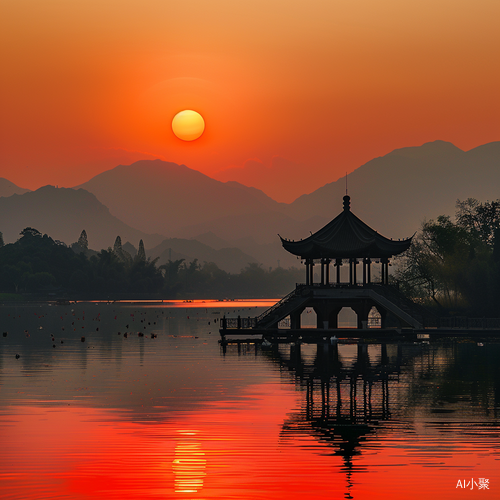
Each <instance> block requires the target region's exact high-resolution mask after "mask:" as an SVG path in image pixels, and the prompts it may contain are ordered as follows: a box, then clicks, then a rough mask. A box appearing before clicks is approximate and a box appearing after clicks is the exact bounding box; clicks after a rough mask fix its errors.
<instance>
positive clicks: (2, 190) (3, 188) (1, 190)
mask: <svg viewBox="0 0 500 500" xmlns="http://www.w3.org/2000/svg"><path fill="white" fill-rule="evenodd" d="M27 192H29V189H24V188H22V187H19V186H16V185H15V184H14V183H13V182H10V181H8V180H7V179H4V178H3V177H0V196H12V195H13V194H24V193H27Z"/></svg>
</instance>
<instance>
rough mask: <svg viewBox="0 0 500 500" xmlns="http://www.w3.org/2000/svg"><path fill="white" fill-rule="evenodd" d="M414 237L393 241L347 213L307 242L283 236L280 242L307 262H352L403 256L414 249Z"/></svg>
mask: <svg viewBox="0 0 500 500" xmlns="http://www.w3.org/2000/svg"><path fill="white" fill-rule="evenodd" d="M278 236H279V235H278ZM413 236H414V235H413ZM413 236H411V237H410V238H406V239H404V240H398V241H396V240H391V239H389V238H386V237H385V236H382V235H381V234H379V233H377V232H376V231H374V230H373V229H372V228H370V227H369V226H368V225H367V224H365V223H364V222H363V221H362V220H360V219H359V218H358V217H356V216H355V215H354V214H353V213H352V212H350V211H346V212H343V213H341V214H340V215H339V216H337V217H336V218H335V219H334V220H332V221H331V222H330V223H329V224H327V225H326V226H324V227H323V228H322V229H320V230H319V231H317V232H316V233H314V234H312V235H311V236H309V237H307V238H305V239H304V240H301V241H290V240H286V239H284V238H282V237H281V236H280V239H281V244H282V245H283V248H284V249H285V250H286V251H288V252H290V253H291V254H293V255H297V256H299V257H301V258H303V259H320V258H330V259H349V258H390V257H392V256H394V255H399V254H401V253H403V252H404V251H406V250H407V249H408V248H409V247H410V245H411V242H412V239H413Z"/></svg>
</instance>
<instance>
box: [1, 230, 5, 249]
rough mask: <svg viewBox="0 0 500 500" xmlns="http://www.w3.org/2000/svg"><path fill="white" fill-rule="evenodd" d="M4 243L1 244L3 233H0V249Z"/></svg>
mask: <svg viewBox="0 0 500 500" xmlns="http://www.w3.org/2000/svg"><path fill="white" fill-rule="evenodd" d="M4 244H5V243H4V242H3V233H1V232H0V248H2V247H3V246H4Z"/></svg>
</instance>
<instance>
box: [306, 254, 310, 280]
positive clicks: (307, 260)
mask: <svg viewBox="0 0 500 500" xmlns="http://www.w3.org/2000/svg"><path fill="white" fill-rule="evenodd" d="M309 261H310V259H306V285H309Z"/></svg>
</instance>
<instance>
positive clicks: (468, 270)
mask: <svg viewBox="0 0 500 500" xmlns="http://www.w3.org/2000/svg"><path fill="white" fill-rule="evenodd" d="M455 215H456V217H455V222H453V221H452V220H451V218H450V217H449V216H444V215H441V216H439V217H438V218H437V219H436V220H430V221H427V222H424V223H423V224H422V229H421V230H420V232H419V234H418V235H417V236H416V237H415V238H414V240H413V242H412V246H411V247H410V249H409V250H408V251H407V252H406V253H405V254H404V255H403V256H402V257H401V258H399V259H397V260H398V261H399V264H400V265H399V266H398V267H399V269H398V271H397V272H396V278H397V279H398V280H399V281H400V286H401V287H402V289H403V291H404V292H405V293H407V294H408V295H409V296H412V297H414V298H416V299H418V300H420V301H421V300H425V299H432V301H434V302H435V303H436V304H438V305H440V306H443V305H446V306H447V307H453V308H467V309H468V310H469V312H470V313H471V314H481V315H498V301H499V299H500V285H499V280H500V262H499V260H500V248H498V245H499V244H500V242H499V238H498V237H499V235H500V227H499V226H500V201H496V202H486V203H480V202H478V201H477V200H475V199H473V198H469V199H468V200H466V201H465V202H461V201H460V200H458V201H457V211H456V214H455Z"/></svg>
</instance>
